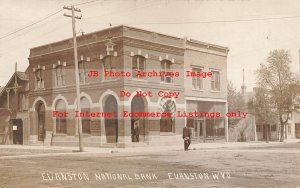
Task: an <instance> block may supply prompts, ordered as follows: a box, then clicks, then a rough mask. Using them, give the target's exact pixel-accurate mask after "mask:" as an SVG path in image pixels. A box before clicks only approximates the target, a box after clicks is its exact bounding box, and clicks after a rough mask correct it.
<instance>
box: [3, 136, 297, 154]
mask: <svg viewBox="0 0 300 188" xmlns="http://www.w3.org/2000/svg"><path fill="white" fill-rule="evenodd" d="M298 142H299V143H300V139H292V140H287V141H285V142H277V141H276V142H269V143H266V142H265V141H264V142H262V141H258V142H228V143H226V142H225V143H192V144H191V145H190V147H189V149H190V150H203V149H218V148H234V149H238V148H247V147H266V146H274V145H284V144H286V143H298ZM1 149H10V150H16V152H17V151H21V150H22V151H30V150H40V151H44V153H56V154H57V153H79V152H76V151H78V150H79V149H78V147H63V146H30V145H0V150H1ZM178 150H183V143H182V145H168V146H151V145H150V146H146V147H128V148H102V147H85V148H84V152H83V153H117V152H118V153H119V152H120V153H121V152H122V153H131V152H134V153H136V152H159V151H161V152H163V151H178ZM40 153H43V152H40Z"/></svg>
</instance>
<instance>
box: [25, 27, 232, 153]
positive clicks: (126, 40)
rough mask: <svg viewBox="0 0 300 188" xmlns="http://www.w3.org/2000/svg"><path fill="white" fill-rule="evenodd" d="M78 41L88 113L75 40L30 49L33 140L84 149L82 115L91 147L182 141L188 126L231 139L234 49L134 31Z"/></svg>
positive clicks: (200, 134)
mask: <svg viewBox="0 0 300 188" xmlns="http://www.w3.org/2000/svg"><path fill="white" fill-rule="evenodd" d="M77 44H78V59H79V63H78V64H79V65H78V66H79V67H78V68H79V81H80V91H81V92H80V104H81V111H76V109H77V107H76V105H77V101H76V92H75V76H74V75H75V67H74V55H73V40H72V39H66V40H63V41H59V42H55V43H51V44H47V45H43V46H40V47H35V48H32V49H30V56H29V58H28V60H29V67H28V69H27V70H26V75H28V83H29V88H28V95H26V96H27V98H26V100H28V111H27V116H28V119H26V120H25V119H24V120H23V121H26V125H27V129H26V131H25V133H24V134H26V136H24V138H26V139H27V141H26V143H28V144H44V145H62V146H75V145H77V143H78V124H79V123H78V121H77V120H78V118H77V116H82V118H81V122H82V132H83V143H84V145H85V146H104V147H105V146H117V147H127V146H133V145H141V146H143V145H148V144H151V145H156V144H157V145H159V144H162V143H163V144H175V143H181V142H182V138H181V134H182V128H183V127H184V125H187V126H189V127H192V130H193V136H194V138H196V140H199V141H200V142H202V141H203V142H204V141H209V140H213V141H216V140H222V141H225V140H226V135H227V134H228V125H227V119H226V116H225V114H226V112H227V54H228V48H226V47H221V46H217V45H213V44H208V43H203V42H200V41H196V40H192V39H188V38H178V37H173V36H168V35H164V34H159V33H156V32H151V31H146V30H142V29H137V28H133V27H128V26H117V27H112V28H109V29H105V30H102V31H98V32H94V33H90V34H86V35H82V36H78V37H77ZM205 72H206V73H207V75H204V73H205ZM209 72H210V73H209ZM191 75H194V76H191ZM195 75H198V76H195ZM199 75H201V76H199ZM200 112H203V113H201V114H200ZM217 113H218V114H217ZM136 125H137V126H138V127H139V131H138V134H139V138H138V139H137V138H135V137H134V136H133V134H135V129H134V128H135V126H136Z"/></svg>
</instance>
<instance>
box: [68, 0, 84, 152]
mask: <svg viewBox="0 0 300 188" xmlns="http://www.w3.org/2000/svg"><path fill="white" fill-rule="evenodd" d="M63 9H67V10H71V11H72V15H68V14H64V16H66V17H70V18H72V28H73V47H74V63H75V79H76V95H77V111H79V112H81V105H80V88H79V71H78V56H77V41H76V29H75V19H81V17H82V15H81V16H80V17H79V16H75V11H76V12H81V10H80V9H77V8H74V5H71V7H68V6H64V7H63ZM77 122H78V123H77V125H78V137H79V151H83V144H82V121H81V117H80V116H79V117H77Z"/></svg>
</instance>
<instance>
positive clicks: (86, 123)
mask: <svg viewBox="0 0 300 188" xmlns="http://www.w3.org/2000/svg"><path fill="white" fill-rule="evenodd" d="M80 105H81V112H90V103H89V101H88V99H87V98H86V97H82V98H81V99H80ZM82 133H86V134H90V133H91V119H90V118H89V117H83V118H82Z"/></svg>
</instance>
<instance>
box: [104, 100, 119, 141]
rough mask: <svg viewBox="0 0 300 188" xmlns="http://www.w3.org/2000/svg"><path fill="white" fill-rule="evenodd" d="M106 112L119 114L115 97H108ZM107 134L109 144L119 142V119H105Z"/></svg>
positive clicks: (105, 106)
mask: <svg viewBox="0 0 300 188" xmlns="http://www.w3.org/2000/svg"><path fill="white" fill-rule="evenodd" d="M104 112H105V113H106V114H108V113H115V114H118V103H117V100H116V98H115V97H114V96H112V95H110V96H108V97H107V99H106V100H105V103H104ZM104 124H105V132H106V142H107V143H117V142H118V117H114V116H112V117H107V116H106V117H105V122H104Z"/></svg>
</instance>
